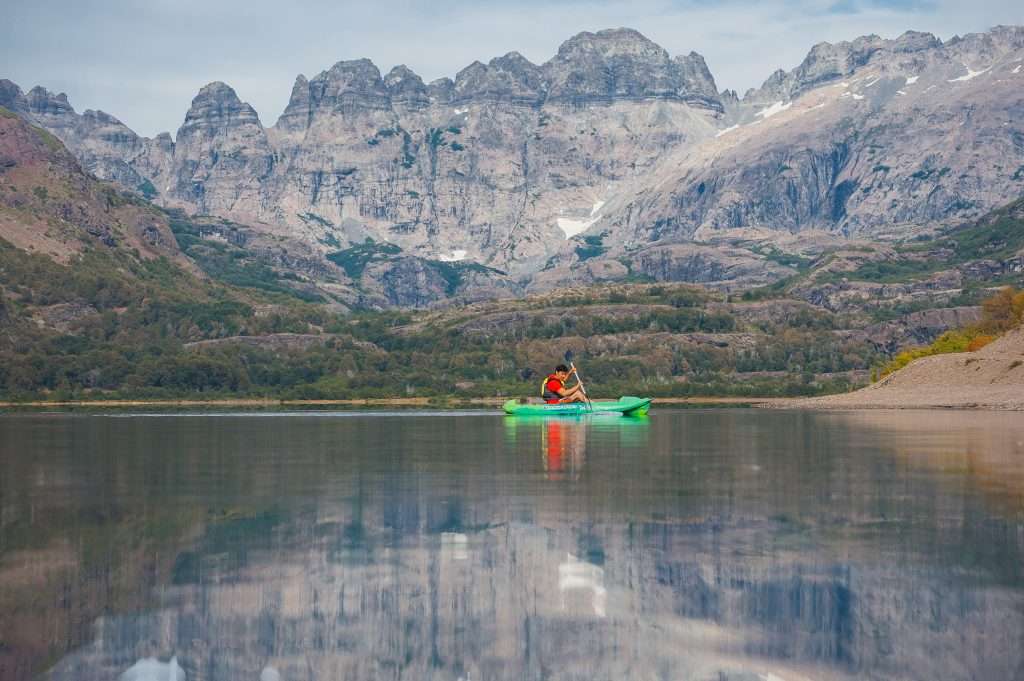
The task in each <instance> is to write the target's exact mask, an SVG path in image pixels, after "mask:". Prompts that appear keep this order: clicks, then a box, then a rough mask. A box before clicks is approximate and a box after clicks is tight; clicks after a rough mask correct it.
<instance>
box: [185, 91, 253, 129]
mask: <svg viewBox="0 0 1024 681" xmlns="http://www.w3.org/2000/svg"><path fill="white" fill-rule="evenodd" d="M246 126H255V127H258V128H260V129H262V128H263V126H262V125H261V124H260V119H259V116H258V115H257V114H256V110H255V109H253V108H252V107H251V106H249V104H247V103H246V102H243V101H242V100H241V99H239V98H238V94H237V93H236V92H235V91H234V90H233V89H232V88H231V87H230V86H229V85H227V84H225V83H222V82H220V81H214V82H212V83H209V84H207V85H204V86H203V87H202V88H201V89H200V90H199V94H197V95H196V96H195V98H194V99H193V100H192V106H191V107H189V110H188V113H186V114H185V122H184V123H183V124H182V126H181V128H180V129H179V130H178V137H179V140H180V138H181V136H182V135H183V134H184V135H189V134H191V133H192V132H194V131H196V130H203V131H206V132H208V133H216V132H221V131H224V130H227V129H231V128H239V127H246Z"/></svg>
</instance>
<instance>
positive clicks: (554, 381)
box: [541, 364, 587, 404]
mask: <svg viewBox="0 0 1024 681" xmlns="http://www.w3.org/2000/svg"><path fill="white" fill-rule="evenodd" d="M574 373H576V369H575V368H574V369H573V370H572V371H569V367H567V366H565V365H564V364H559V365H558V366H556V367H555V372H554V373H553V374H550V375H548V377H547V378H545V379H544V385H543V386H542V388H541V395H542V396H543V397H544V401H545V402H547V403H548V404H565V403H568V402H586V400H587V398H586V397H584V395H583V391H582V389H581V388H580V383H579V378H578V377H577V379H576V385H574V386H572V387H571V388H567V387H565V382H566V381H568V380H569V376H571V375H573V374H574Z"/></svg>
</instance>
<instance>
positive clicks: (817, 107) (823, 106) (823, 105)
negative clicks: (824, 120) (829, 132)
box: [808, 102, 826, 111]
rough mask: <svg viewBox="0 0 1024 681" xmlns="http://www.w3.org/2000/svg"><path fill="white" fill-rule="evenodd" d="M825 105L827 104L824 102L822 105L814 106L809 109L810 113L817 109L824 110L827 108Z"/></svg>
mask: <svg viewBox="0 0 1024 681" xmlns="http://www.w3.org/2000/svg"><path fill="white" fill-rule="evenodd" d="M825 104H826V102H822V103H821V104H817V105H815V106H812V107H811V108H810V109H808V111H814V110H815V109H824V108H825Z"/></svg>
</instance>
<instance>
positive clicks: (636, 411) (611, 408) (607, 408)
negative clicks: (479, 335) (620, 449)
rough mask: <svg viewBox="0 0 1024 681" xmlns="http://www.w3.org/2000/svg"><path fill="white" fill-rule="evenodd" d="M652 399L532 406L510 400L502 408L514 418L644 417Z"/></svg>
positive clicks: (622, 398)
mask: <svg viewBox="0 0 1024 681" xmlns="http://www.w3.org/2000/svg"><path fill="white" fill-rule="evenodd" d="M651 400H652V398H650V397H628V396H627V397H620V398H619V399H618V400H615V401H606V402H591V403H590V404H587V403H585V402H570V403H568V404H530V403H522V402H520V401H519V400H509V401H508V402H506V403H505V404H504V406H503V407H502V408H503V409H504V410H505V413H506V414H512V415H514V416H583V415H585V414H590V413H594V414H622V415H623V416H643V415H644V414H646V413H647V410H648V409H649V408H650V406H651Z"/></svg>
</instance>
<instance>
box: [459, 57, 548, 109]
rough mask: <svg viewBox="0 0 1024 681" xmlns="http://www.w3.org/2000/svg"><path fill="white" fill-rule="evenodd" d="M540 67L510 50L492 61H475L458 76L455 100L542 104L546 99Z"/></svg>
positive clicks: (460, 101)
mask: <svg viewBox="0 0 1024 681" xmlns="http://www.w3.org/2000/svg"><path fill="white" fill-rule="evenodd" d="M543 97H544V91H543V81H542V75H541V70H540V67H538V66H537V65H536V64H533V63H532V62H530V61H529V60H528V59H526V58H525V57H524V56H522V55H521V54H519V53H518V52H509V53H508V54H506V55H505V56H503V57H497V58H495V59H492V60H491V61H490V63H488V64H486V65H485V64H482V63H480V62H479V61H475V62H473V63H472V64H470V65H469V66H467V67H466V68H464V69H462V71H459V73H458V75H457V76H456V77H455V90H454V100H453V101H455V102H459V103H462V102H467V101H492V102H496V101H507V102H511V103H513V104H526V105H529V106H536V105H539V104H540V102H541V101H542V100H543Z"/></svg>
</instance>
